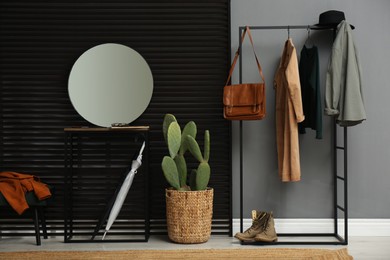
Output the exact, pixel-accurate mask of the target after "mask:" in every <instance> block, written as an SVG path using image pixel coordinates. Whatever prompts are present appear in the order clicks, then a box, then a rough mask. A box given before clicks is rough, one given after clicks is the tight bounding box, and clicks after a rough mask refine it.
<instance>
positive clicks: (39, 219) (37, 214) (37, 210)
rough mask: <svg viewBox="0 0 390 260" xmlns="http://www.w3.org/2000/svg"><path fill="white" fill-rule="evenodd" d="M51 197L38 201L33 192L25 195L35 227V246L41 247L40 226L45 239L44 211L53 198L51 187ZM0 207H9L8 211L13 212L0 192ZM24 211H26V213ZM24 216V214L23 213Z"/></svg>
mask: <svg viewBox="0 0 390 260" xmlns="http://www.w3.org/2000/svg"><path fill="white" fill-rule="evenodd" d="M49 188H50V191H51V194H52V196H51V197H50V198H48V199H45V200H38V198H37V197H36V196H35V194H34V192H27V193H26V201H27V204H28V205H29V207H30V208H29V209H28V210H32V211H33V220H34V227H35V238H36V242H37V246H40V245H41V235H40V234H41V233H40V225H39V223H41V226H42V231H43V238H44V239H47V229H46V219H45V214H44V209H45V208H46V206H47V205H48V203H49V201H50V200H51V199H52V198H53V196H54V190H53V188H52V187H49ZM0 207H9V209H10V210H13V209H12V208H11V206H10V205H9V203H8V202H7V200H6V199H5V198H4V196H3V194H2V193H1V192H0ZM28 210H26V211H28ZM23 214H25V213H23Z"/></svg>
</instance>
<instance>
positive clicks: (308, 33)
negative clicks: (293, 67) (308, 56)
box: [305, 25, 314, 47]
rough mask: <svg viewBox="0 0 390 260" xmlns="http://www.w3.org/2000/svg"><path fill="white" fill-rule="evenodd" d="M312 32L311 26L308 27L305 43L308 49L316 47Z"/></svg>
mask: <svg viewBox="0 0 390 260" xmlns="http://www.w3.org/2000/svg"><path fill="white" fill-rule="evenodd" d="M310 31H311V29H310V25H308V26H307V39H306V41H305V46H306V47H313V46H314V42H313V40H312V38H311V35H310Z"/></svg>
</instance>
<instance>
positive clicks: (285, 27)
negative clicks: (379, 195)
mask: <svg viewBox="0 0 390 260" xmlns="http://www.w3.org/2000/svg"><path fill="white" fill-rule="evenodd" d="M245 28H246V26H240V27H239V38H238V39H241V35H242V32H243V30H245ZM249 29H251V30H288V32H290V29H311V30H330V29H331V30H333V40H334V39H335V37H336V27H335V26H321V27H320V26H316V25H281V26H249ZM289 34H290V33H289ZM239 52H240V55H239V83H240V84H241V83H242V42H241V41H239ZM242 128H243V122H242V120H240V124H239V136H240V137H239V138H240V232H243V212H244V206H243V198H244V194H243V190H244V189H243V183H244V177H243V175H244V174H243V135H242V132H243V131H242ZM343 128H344V146H343V147H341V146H338V145H337V125H336V119H334V120H333V144H332V148H333V182H334V185H333V196H334V197H333V210H334V213H333V220H334V232H333V233H294V234H291V233H282V234H278V236H289V237H334V238H335V239H336V240H337V241H280V242H272V243H263V242H243V241H241V244H242V245H275V244H284V245H294V244H300V245H326V244H328V245H347V244H348V190H347V188H348V167H347V164H348V161H347V159H348V147H347V138H348V131H347V128H346V127H343ZM338 150H342V151H343V152H344V157H343V159H344V176H339V175H338V172H337V151H338ZM338 180H340V181H344V200H343V202H344V203H343V204H344V205H343V207H342V206H340V205H338V202H337V199H338V191H337V187H338V184H337V181H338ZM339 210H340V211H342V212H344V238H343V237H341V236H340V234H339V233H338V211H339Z"/></svg>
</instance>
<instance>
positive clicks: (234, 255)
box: [0, 248, 353, 260]
mask: <svg viewBox="0 0 390 260" xmlns="http://www.w3.org/2000/svg"><path fill="white" fill-rule="evenodd" d="M0 259H2V260H8V259H11V260H14V259H22V260H27V259H29V260H30V259H44V260H52V259H53V260H57V259H67V260H68V259H85V260H88V259H113V260H119V259H136V260H144V259H148V260H151V259H153V260H163V259H199V260H210V259H211V260H213V259H237V260H239V259H277V260H282V259H283V260H296V259H299V260H306V259H315V260H339V259H340V260H344V259H348V260H349V259H353V258H352V256H350V255H349V254H348V252H347V249H346V248H343V249H339V250H328V249H298V248H293V249H292V248H291V249H290V248H265V249H199V250H195V249H194V250H193V249H191V250H129V251H67V252H65V251H53V252H50V251H45V252H43V251H38V252H34V251H30V252H8V253H7V252H3V253H0Z"/></svg>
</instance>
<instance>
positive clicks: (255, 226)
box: [234, 210, 268, 242]
mask: <svg viewBox="0 0 390 260" xmlns="http://www.w3.org/2000/svg"><path fill="white" fill-rule="evenodd" d="M267 216H268V214H267V212H262V211H257V210H252V226H251V227H250V228H248V229H247V230H245V231H244V232H243V233H240V232H238V233H236V235H235V236H234V237H235V238H238V239H239V240H241V241H245V242H251V241H255V240H254V237H255V236H256V235H257V234H260V233H261V232H263V231H264V227H265V222H266V220H267Z"/></svg>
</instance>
